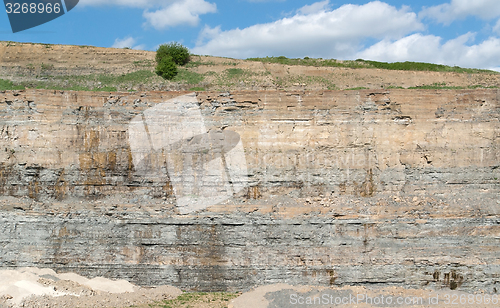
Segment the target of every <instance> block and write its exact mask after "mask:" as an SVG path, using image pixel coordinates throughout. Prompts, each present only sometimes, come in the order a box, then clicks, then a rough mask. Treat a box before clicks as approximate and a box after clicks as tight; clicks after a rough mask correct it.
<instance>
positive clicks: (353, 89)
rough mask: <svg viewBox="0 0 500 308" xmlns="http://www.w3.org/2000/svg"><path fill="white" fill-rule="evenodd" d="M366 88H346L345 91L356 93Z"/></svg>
mask: <svg viewBox="0 0 500 308" xmlns="http://www.w3.org/2000/svg"><path fill="white" fill-rule="evenodd" d="M366 89H368V88H365V87H355V88H348V89H345V90H347V91H356V90H366Z"/></svg>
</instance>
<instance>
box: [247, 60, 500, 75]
mask: <svg viewBox="0 0 500 308" xmlns="http://www.w3.org/2000/svg"><path fill="white" fill-rule="evenodd" d="M247 60H249V61H257V62H262V63H277V64H283V65H303V66H316V67H346V68H378V69H385V70H398V71H430V72H454V73H469V74H478V73H488V74H500V73H499V72H495V71H491V70H485V69H476V68H462V67H458V66H447V65H442V64H433V63H424V62H410V61H406V62H392V63H389V62H378V61H371V60H363V59H357V60H354V61H353V60H335V59H312V58H309V57H305V58H303V59H300V58H296V59H289V58H287V57H284V56H280V57H265V58H248V59H247Z"/></svg>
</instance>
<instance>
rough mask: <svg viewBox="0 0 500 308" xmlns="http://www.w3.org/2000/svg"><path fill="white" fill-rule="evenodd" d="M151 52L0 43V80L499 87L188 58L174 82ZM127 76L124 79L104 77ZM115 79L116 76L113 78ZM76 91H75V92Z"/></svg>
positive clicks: (494, 79) (154, 86) (88, 85)
mask: <svg viewBox="0 0 500 308" xmlns="http://www.w3.org/2000/svg"><path fill="white" fill-rule="evenodd" d="M154 57H155V52H151V51H141V50H131V49H117V48H100V47H92V46H68V45H49V44H32V43H13V42H0V76H2V77H1V78H2V79H8V80H11V81H13V82H14V83H16V84H20V85H23V86H25V87H28V88H35V87H37V88H64V87H66V88H71V86H78V87H83V88H81V89H83V90H85V89H89V90H98V89H100V88H103V87H104V86H109V87H114V88H116V90H118V91H127V90H128V91H132V90H190V89H194V90H215V91H218V90H224V91H234V90H263V89H285V90H297V89H303V90H315V89H330V90H335V89H337V90H343V89H353V88H368V89H380V88H397V87H402V88H409V87H422V86H436V87H462V88H468V87H498V86H499V85H500V74H485V73H478V74H467V73H448V72H422V71H394V70H380V69H370V68H358V69H351V68H340V67H312V66H288V65H282V64H270V63H267V64H265V63H261V62H254V61H246V60H238V59H229V58H220V57H210V56H193V57H192V61H191V63H190V64H188V65H187V66H186V67H185V68H181V70H180V73H179V76H178V77H177V78H176V79H174V81H172V82H171V81H165V80H163V79H161V78H160V77H158V76H155V75H154V73H153V72H154V65H155V63H154ZM134 72H141V73H142V74H139V75H129V77H130V78H122V79H126V80H122V79H120V80H109V78H108V79H103V77H102V76H103V75H115V76H123V75H124V74H131V73H132V74H133V73H134ZM115 79H116V78H115ZM79 89H80V88H79Z"/></svg>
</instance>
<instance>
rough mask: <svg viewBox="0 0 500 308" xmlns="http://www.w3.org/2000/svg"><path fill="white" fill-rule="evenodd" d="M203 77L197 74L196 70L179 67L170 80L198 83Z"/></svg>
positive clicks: (190, 83) (191, 83)
mask: <svg viewBox="0 0 500 308" xmlns="http://www.w3.org/2000/svg"><path fill="white" fill-rule="evenodd" d="M203 79H204V77H203V75H201V74H198V73H196V72H191V71H189V70H186V69H179V70H178V74H177V76H175V78H174V79H172V81H174V82H180V83H184V84H189V85H193V84H199V83H200V82H202V81H203Z"/></svg>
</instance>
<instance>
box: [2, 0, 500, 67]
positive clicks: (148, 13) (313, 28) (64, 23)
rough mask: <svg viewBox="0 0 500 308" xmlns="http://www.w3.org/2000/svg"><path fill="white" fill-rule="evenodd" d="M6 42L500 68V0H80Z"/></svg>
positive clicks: (8, 35) (5, 27)
mask: <svg viewBox="0 0 500 308" xmlns="http://www.w3.org/2000/svg"><path fill="white" fill-rule="evenodd" d="M0 40H7V41H19V42H37V43H52V44H74V45H93V46H100V47H119V48H122V47H131V48H136V49H145V50H155V49H156V48H157V46H158V45H159V44H162V43H166V42H172V41H177V42H181V43H182V44H184V45H185V46H187V47H188V48H189V49H190V50H191V52H193V53H196V54H202V55H214V56H226V57H233V58H243V59H244V58H248V57H261V56H280V55H284V56H287V57H305V56H309V57H322V58H335V59H357V58H363V59H371V60H379V61H389V62H395V61H423V62H433V63H441V64H447V65H459V66H463V67H476V68H488V69H495V70H500V0H449V1H443V2H436V1H429V0H415V1H396V0H385V1H371V2H370V1H358V0H353V1H348V2H346V1H335V0H330V1H329V0H325V1H319V2H318V1H296V0H233V1H226V0H224V1H222V0H220V1H219V0H80V3H79V4H78V6H77V7H76V8H74V9H73V10H72V11H71V12H68V13H67V14H65V15H64V16H62V17H60V18H58V19H55V20H53V21H51V22H48V23H46V24H43V25H41V26H38V27H36V28H32V29H30V30H26V31H23V32H18V33H15V34H13V33H12V31H11V29H10V25H9V23H8V17H7V14H6V13H3V14H0Z"/></svg>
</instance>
